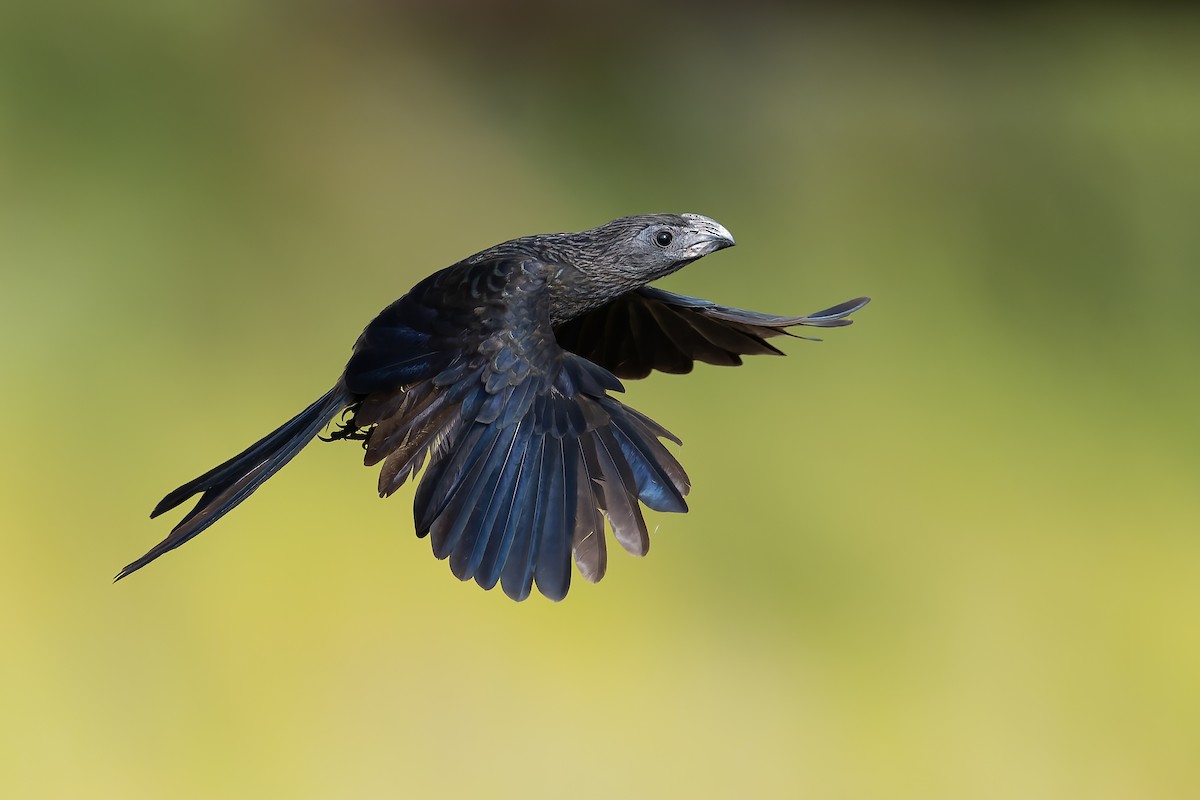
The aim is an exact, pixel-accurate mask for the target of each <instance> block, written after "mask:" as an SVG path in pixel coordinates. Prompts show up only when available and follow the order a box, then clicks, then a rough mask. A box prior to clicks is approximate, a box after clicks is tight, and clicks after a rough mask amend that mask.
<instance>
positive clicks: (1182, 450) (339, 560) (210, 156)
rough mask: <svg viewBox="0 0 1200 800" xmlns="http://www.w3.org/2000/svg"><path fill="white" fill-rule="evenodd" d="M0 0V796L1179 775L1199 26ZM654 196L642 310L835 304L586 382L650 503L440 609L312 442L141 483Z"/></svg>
mask: <svg viewBox="0 0 1200 800" xmlns="http://www.w3.org/2000/svg"><path fill="white" fill-rule="evenodd" d="M25 5H26V6H28V7H26V8H23V9H22V8H14V9H7V10H4V11H3V12H0V367H2V369H3V375H4V378H3V392H0V411H3V418H4V420H5V431H4V433H3V438H2V440H0V441H2V444H0V556H2V557H3V563H4V565H5V567H6V576H5V578H4V580H3V582H2V583H0V586H2V588H0V633H2V637H3V638H2V643H3V647H4V653H5V654H4V656H3V657H0V796H4V797H21V798H25V797H55V798H58V797H64V798H65V797H95V798H100V797H114V798H118V797H119V798H134V797H172V798H189V797H197V798H199V797H295V798H302V797H327V798H331V797H338V798H341V797H356V798H357V797H457V796H491V797H549V796H556V797H563V796H566V797H674V796H696V797H841V798H884V797H886V798H1012V797H1021V798H1063V797H1088V798H1146V797H1155V798H1167V797H1178V798H1187V797H1195V796H1197V795H1200V761H1198V760H1197V759H1196V753H1197V751H1198V747H1200V679H1198V677H1200V627H1198V626H1197V619H1198V617H1200V580H1198V576H1200V531H1198V530H1197V529H1198V527H1200V526H1198V525H1197V522H1198V520H1200V494H1198V492H1197V487H1196V483H1197V478H1198V477H1200V455H1198V453H1200V425H1198V424H1197V423H1196V420H1195V415H1196V408H1197V406H1198V401H1200V380H1198V378H1197V368H1196V353H1197V348H1198V346H1200V321H1198V320H1200V316H1198V315H1197V311H1196V303H1197V294H1198V292H1200V223H1198V221H1197V220H1198V214H1197V209H1200V93H1198V89H1197V87H1200V46H1198V43H1200V35H1198V34H1200V16H1197V15H1195V14H1187V13H1183V12H1170V13H1168V12H1163V11H1157V10H1151V9H1148V8H1142V9H1141V10H1128V11H1119V10H1115V9H1113V8H1110V9H1108V10H1106V11H1096V10H1094V9H1092V10H1085V9H1083V8H1082V7H1080V8H1075V9H1073V10H1063V11H1052V10H1043V11H1036V12H1035V11H1026V12H1019V13H1018V12H1011V13H1007V14H998V13H997V14H993V15H988V16H985V17H965V16H961V15H954V14H947V13H946V12H945V11H942V12H938V13H934V12H928V13H913V14H902V13H899V12H892V13H882V12H879V11H876V12H871V13H868V12H865V11H858V12H851V11H849V10H847V11H843V12H839V13H832V12H830V11H829V10H827V9H826V10H809V11H800V10H796V9H791V8H789V7H787V6H783V5H780V6H774V5H769V4H750V5H745V6H738V5H736V4H730V5H729V6H728V7H721V6H715V5H713V6H703V7H699V6H691V5H687V6H685V5H664V6H661V7H648V6H644V5H639V4H632V3H610V4H603V3H598V4H591V5H590V6H589V7H588V8H583V7H581V6H572V7H571V8H572V9H573V10H567V7H566V6H563V7H559V6H558V5H555V4H551V3H539V4H537V5H536V6H533V7H528V8H525V9H523V10H518V9H517V8H516V7H515V6H510V5H506V4H499V3H455V4H449V5H448V6H447V7H445V8H439V7H435V6H433V5H429V6H428V7H426V6H424V5H421V7H417V5H405V4H395V6H394V7H389V4H382V3H379V4H373V3H351V4H344V5H343V4H329V5H327V6H324V7H322V6H319V5H314V4H296V5H295V7H291V6H290V5H289V4H278V5H272V4H261V3H256V4H250V3H246V4H239V3H232V2H227V3H215V4H214V3H199V2H193V3H164V4H153V3H150V4H146V3H133V2H118V3H108V4H91V3H78V2H77V3H57V4H34V3H28V4H25ZM651 211H695V212H699V213H704V214H708V215H710V216H713V217H715V218H716V219H718V220H720V221H721V222H722V223H724V224H725V225H726V226H728V227H729V228H730V229H731V230H732V231H733V233H734V234H735V235H736V236H737V238H738V242H739V246H738V247H737V248H736V249H734V250H732V251H728V252H723V253H720V254H718V255H716V256H714V257H712V258H710V259H706V260H704V261H703V262H700V263H699V264H697V265H695V266H693V267H690V268H688V269H687V270H685V271H684V272H682V273H680V274H679V275H676V276H673V277H672V278H671V279H669V281H667V282H666V283H667V285H668V286H669V287H670V288H672V289H675V290H678V291H682V292H686V293H690V294H696V295H699V296H703V297H709V298H713V299H717V300H719V301H721V302H725V303H729V304H733V305H740V306H744V307H749V308H755V309H761V310H764V311H772V312H779V313H803V312H809V311H815V310H817V309H819V308H823V307H825V306H827V305H831V304H833V303H835V302H839V301H841V300H845V299H847V298H849V297H853V296H855V295H858V294H872V295H874V297H875V302H874V303H873V304H872V305H871V306H869V307H868V308H866V309H865V310H864V311H862V312H861V313H860V314H859V315H858V324H857V325H855V326H854V327H852V328H849V329H845V330H838V331H832V332H830V333H829V334H828V336H827V341H826V342H825V343H823V344H810V343H806V342H801V341H794V342H786V343H785V345H784V346H785V348H786V349H787V351H788V353H789V356H788V358H786V359H769V358H759V359H755V360H753V361H752V362H751V363H749V364H747V365H746V366H745V367H742V368H740V369H737V370H729V369H720V368H715V367H701V368H700V369H698V370H697V371H696V373H694V374H693V375H690V376H686V377H683V376H655V377H654V378H653V379H651V380H647V381H643V382H637V383H636V384H632V385H630V386H629V392H628V394H627V399H628V401H629V402H630V403H631V404H633V405H635V406H636V407H637V408H639V409H642V410H644V411H646V412H648V413H649V414H650V415H651V416H653V417H654V418H656V419H659V420H661V421H662V422H663V423H664V424H665V425H666V426H667V427H668V428H670V429H672V430H673V431H674V432H676V433H677V434H679V435H680V436H681V437H682V438H683V439H684V440H685V442H686V444H685V446H684V447H683V448H682V449H681V450H680V451H679V454H680V458H681V460H682V461H683V462H684V464H685V465H686V466H687V468H688V470H689V472H690V473H691V476H692V479H693V483H694V489H693V493H692V496H691V506H692V513H690V514H688V515H687V516H682V517H681V516H674V515H656V516H654V518H653V520H652V523H653V525H654V527H655V528H656V531H655V533H654V534H653V548H652V551H651V554H650V556H649V557H648V558H646V559H644V560H641V561H639V560H636V559H633V558H631V557H628V556H625V555H624V554H614V557H613V559H612V562H611V565H610V574H609V576H608V577H607V578H606V579H605V580H604V582H603V583H601V584H599V585H597V586H588V585H585V584H583V583H582V582H580V581H577V585H576V587H575V588H574V589H573V591H572V593H571V595H570V596H569V597H568V599H567V600H566V601H565V602H563V603H561V604H557V605H555V604H551V603H549V602H546V601H544V600H543V599H541V598H534V599H532V600H530V601H529V602H526V603H524V604H521V605H516V604H513V603H511V602H510V601H508V600H507V599H506V598H505V597H504V596H503V595H501V594H500V593H496V592H493V593H490V594H487V593H483V592H481V591H479V590H478V589H477V588H476V587H475V586H474V585H473V584H472V585H460V584H458V582H457V581H455V580H454V578H453V577H452V576H451V575H450V573H449V570H448V569H447V568H446V565H445V564H441V563H438V562H436V561H435V560H434V559H433V558H432V557H431V556H430V555H429V552H428V551H429V546H428V543H427V542H425V541H419V540H417V539H415V538H414V537H413V535H412V521H411V509H410V503H411V490H410V489H406V490H405V491H403V492H401V493H400V494H399V495H398V496H396V497H393V498H392V499H390V500H388V501H386V502H385V501H380V500H378V499H377V498H376V497H375V494H374V481H375V476H374V473H373V471H371V470H366V469H363V468H362V467H361V466H360V461H361V453H360V452H359V451H357V450H356V449H355V448H354V447H352V446H347V445H341V446H334V445H322V446H313V447H312V448H311V449H310V450H308V451H306V452H305V453H304V454H303V455H302V456H301V457H300V458H298V459H297V460H296V462H294V463H293V464H292V465H290V466H289V467H288V468H287V469H286V470H285V471H283V472H282V473H281V474H280V475H279V476H278V477H277V478H276V479H274V480H273V481H272V482H271V483H270V484H269V485H268V486H267V487H266V488H264V489H263V490H262V491H261V492H259V493H258V495H256V496H255V497H254V498H253V499H252V500H251V501H250V502H248V503H246V504H245V505H244V506H242V507H240V508H239V509H238V510H237V511H236V512H235V513H234V514H232V515H230V516H229V517H228V518H227V519H225V520H223V521H222V522H221V523H220V524H219V525H218V526H216V527H214V528H213V529H212V530H211V531H209V532H208V533H206V534H204V535H203V536H202V537H200V538H199V539H197V540H196V541H195V542H193V543H191V544H189V545H187V546H186V547H185V548H184V549H182V550H180V551H178V552H176V553H173V554H171V555H169V556H168V557H166V558H164V559H162V560H161V561H160V562H158V563H155V564H154V565H153V566H152V567H151V568H149V569H147V570H145V571H144V572H141V573H138V574H137V575H136V576H134V577H133V578H131V579H129V580H127V581H124V582H122V583H121V584H118V585H116V586H113V585H111V584H110V583H109V581H110V578H111V576H112V575H113V574H114V573H115V572H116V570H117V569H118V568H119V567H120V566H121V565H123V564H124V563H126V562H127V561H129V560H130V559H132V558H133V557H135V556H137V555H139V554H140V553H141V552H143V551H144V550H145V549H146V548H147V547H149V546H150V545H151V544H153V543H155V542H157V541H158V540H159V539H160V538H162V536H164V535H165V533H166V531H167V530H168V528H169V526H170V524H171V523H170V521H169V520H155V521H153V522H151V521H149V520H148V519H147V518H146V514H147V512H148V511H149V509H150V508H151V507H152V506H153V504H154V502H155V501H157V499H158V498H159V497H160V496H161V495H162V494H163V493H164V492H165V491H167V490H168V489H170V488H172V487H174V486H175V485H177V484H178V483H180V482H182V481H184V480H186V479H189V478H191V477H192V476H193V475H195V474H197V473H198V472H200V471H203V470H205V469H207V468H208V467H210V466H211V465H212V464H214V463H217V462H218V461H220V460H222V459H224V458H226V457H227V456H229V455H231V454H233V453H234V452H236V451H237V450H238V449H240V448H241V447H243V446H244V445H246V444H248V443H249V442H251V441H253V440H254V439H255V438H257V437H258V436H260V435H261V434H263V433H265V432H266V431H267V430H269V429H270V428H272V427H274V426H275V425H276V424H278V423H279V422H281V421H283V420H284V419H286V418H287V417H288V416H290V415H291V414H293V413H295V412H296V411H298V410H299V409H300V408H302V407H303V406H304V405H306V404H307V403H308V402H309V401H310V400H311V399H312V398H314V397H316V396H317V395H318V394H319V393H321V392H322V391H324V390H325V389H326V388H328V386H329V385H330V384H331V383H332V381H333V380H334V379H335V377H336V375H337V373H338V370H339V369H340V367H341V366H342V364H343V363H344V359H345V357H346V355H347V353H348V350H349V347H350V345H351V343H352V342H353V340H354V338H355V336H356V335H357V333H358V331H359V330H360V329H361V327H362V325H364V324H365V323H366V322H367V321H368V320H369V319H370V318H371V316H372V315H373V314H374V313H376V312H377V311H378V310H379V309H380V308H382V307H383V306H384V305H385V304H387V303H388V302H390V301H391V300H392V299H394V298H395V297H396V296H398V295H399V294H401V293H402V292H403V291H404V290H405V289H407V288H408V287H409V286H410V285H411V284H412V283H413V282H414V281H416V280H417V279H419V278H420V277H423V276H424V275H425V274H427V273H428V272H430V271H432V270H434V269H436V268H439V267H441V266H444V265H446V264H448V263H450V262H451V261H453V260H455V259H457V258H459V257H461V256H464V255H466V254H468V253H471V252H473V251H475V250H478V249H481V248H483V247H486V246H488V245H490V244H492V243H494V242H496V241H499V240H502V239H505V238H509V237H511V236H516V235H521V234H526V233H534V232H539V231H544V230H574V229H579V228H583V227H588V226H591V225H594V224H597V223H599V222H603V221H605V220H607V219H609V218H612V217H615V216H621V215H625V214H630V213H640V212H651Z"/></svg>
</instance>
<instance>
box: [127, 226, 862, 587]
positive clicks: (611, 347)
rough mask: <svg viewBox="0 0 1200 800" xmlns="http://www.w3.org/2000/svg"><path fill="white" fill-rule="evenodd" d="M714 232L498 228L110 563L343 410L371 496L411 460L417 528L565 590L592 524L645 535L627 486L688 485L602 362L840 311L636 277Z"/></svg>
mask: <svg viewBox="0 0 1200 800" xmlns="http://www.w3.org/2000/svg"><path fill="white" fill-rule="evenodd" d="M732 246H733V237H732V236H730V235H729V231H727V230H725V228H724V227H722V226H721V225H719V224H717V223H716V222H714V221H713V220H711V219H708V218H707V217H702V216H699V215H697V214H682V215H676V214H654V215H647V216H637V217H626V218H624V219H618V220H613V221H612V222H609V223H608V224H606V225H601V226H600V227H598V228H593V229H592V230H590V231H583V232H582V233H557V234H547V235H541V236H527V237H524V238H521V239H514V240H512V241H509V242H505V243H503V244H499V245H496V246H495V247H492V248H489V249H488V250H484V251H483V252H481V253H477V254H476V255H473V256H471V257H470V258H467V259H465V260H463V261H460V262H459V263H457V264H454V265H453V266H450V267H447V268H446V269H443V270H441V271H440V272H436V273H434V274H433V275H431V276H429V277H428V278H426V279H425V280H423V281H421V282H420V283H418V284H417V285H416V286H414V287H413V289H412V290H411V291H410V292H409V293H408V294H406V295H404V296H403V297H401V298H400V299H399V300H397V301H396V302H394V303H392V304H391V305H390V306H388V307H387V308H386V309H384V310H383V313H381V314H380V315H379V316H378V317H376V318H375V320H374V321H372V322H371V324H370V325H368V326H367V328H366V330H365V331H363V333H362V335H361V336H360V337H359V338H358V342H357V343H356V344H355V345H354V353H353V355H352V356H351V357H350V361H349V363H348V364H347V365H346V370H345V372H343V373H342V376H341V378H339V379H338V382H337V383H336V384H335V385H334V387H333V388H332V389H330V390H329V391H328V392H326V393H325V394H324V395H323V396H322V397H321V398H320V399H318V400H317V401H316V402H315V403H313V404H312V405H310V406H309V407H308V408H306V409H305V410H304V411H302V412H300V414H299V415H297V416H296V417H295V418H293V419H292V420H290V421H288V422H286V423H284V424H283V426H282V427H280V428H279V429H278V430H276V431H274V432H273V433H271V434H268V435H267V436H266V437H265V438H263V439H261V440H259V441H258V442H256V443H255V444H253V445H251V446H250V447H249V449H247V450H246V451H245V452H243V453H241V454H240V455H237V456H234V457H233V458H231V459H230V460H229V461H226V462H225V463H224V464H221V465H220V466H218V467H215V468H213V469H212V470H210V471H208V472H206V473H204V474H203V475H201V476H200V477H199V478H196V479H195V480H193V481H191V482H189V483H185V484H184V485H183V486H180V487H179V488H178V489H176V490H175V491H173V492H171V493H170V494H168V495H167V496H166V497H164V498H163V499H162V502H160V503H159V504H158V506H157V507H155V509H154V512H153V513H152V514H151V515H150V516H151V517H157V516H158V515H159V514H162V513H163V512H164V511H169V510H170V509H172V508H174V507H175V506H177V505H179V504H180V503H182V502H184V501H185V500H187V499H188V498H189V497H191V496H193V495H195V494H199V495H200V500H199V502H197V503H196V506H195V507H194V508H193V509H192V510H191V511H189V512H188V513H187V515H186V516H185V517H184V518H183V519H182V520H181V521H180V522H179V524H178V525H176V526H175V528H174V529H173V530H172V531H171V533H170V535H169V536H167V538H166V539H164V540H163V541H162V542H161V543H159V544H158V545H156V546H155V547H154V548H153V549H151V550H150V552H148V553H146V555H144V556H142V557H141V558H139V559H138V560H137V561H134V562H133V563H132V564H130V565H128V566H127V567H125V568H124V569H123V570H121V572H120V574H118V575H117V579H118V580H119V579H120V578H123V577H125V576H126V575H129V574H130V573H132V572H134V571H135V570H138V569H141V568H142V567H144V566H145V565H146V564H149V563H150V562H151V561H153V560H154V559H156V558H158V557H159V556H161V555H162V554H163V553H165V552H167V551H168V550H172V549H174V548H176V547H179V546H180V545H181V544H183V543H184V542H186V541H188V540H189V539H191V538H192V537H193V536H196V535H197V534H199V533H200V532H201V531H203V530H204V529H205V528H207V527H208V526H209V525H211V524H212V523H214V522H216V521H217V520H218V519H220V518H221V517H222V516H223V515H224V514H225V513H227V512H228V511H229V510H231V509H232V508H233V507H234V506H236V505H237V504H238V503H240V502H242V501H243V500H245V499H246V498H247V497H249V496H250V494H251V493H252V492H253V491H254V490H255V489H257V488H258V487H259V486H260V485H261V484H262V483H263V481H265V480H266V479H267V478H269V477H271V476H272V475H274V474H275V473H276V472H277V471H278V470H279V469H280V468H281V467H283V465H284V464H286V463H287V462H288V461H290V460H291V459H292V458H293V457H294V456H295V455H296V454H297V453H298V452H300V450H301V449H302V448H303V447H304V446H305V445H306V444H308V443H309V442H310V441H311V440H312V439H313V437H314V436H316V435H317V434H319V433H320V432H321V431H322V430H323V429H324V428H325V426H326V425H328V424H329V423H330V422H331V421H333V419H334V418H335V417H337V416H338V415H339V414H342V413H343V412H345V413H346V414H347V415H348V421H347V422H346V423H345V424H344V425H343V426H342V428H341V429H340V430H339V431H336V432H334V433H333V434H331V436H330V437H329V438H331V439H358V440H362V441H363V444H364V446H365V448H366V459H365V461H366V464H367V465H368V466H370V465H372V464H378V463H380V462H382V464H383V467H382V469H381V470H380V474H379V494H380V496H387V495H390V494H392V493H393V492H395V491H396V490H397V489H398V488H400V486H402V485H403V484H404V482H405V481H406V480H407V479H408V478H409V477H411V476H413V475H415V474H416V473H417V472H418V471H420V470H421V467H422V466H423V465H426V463H427V462H428V465H427V466H426V468H425V473H424V475H423V476H422V478H421V480H420V483H419V484H418V486H417V491H416V501H415V504H414V514H415V517H416V529H417V535H418V536H426V535H429V536H430V538H431V540H432V542H433V552H434V555H436V556H437V557H438V558H446V557H447V556H448V557H449V558H450V569H451V570H452V571H453V572H454V574H455V575H457V576H458V577H459V578H460V579H461V580H464V581H465V580H468V579H470V578H474V579H475V581H476V582H477V583H478V584H479V585H480V586H482V587H483V588H485V589H490V588H492V587H493V586H495V585H496V583H497V582H499V583H500V584H501V585H502V586H503V587H504V592H505V593H506V594H507V595H508V596H509V597H511V598H513V599H514V600H523V599H525V598H526V597H528V596H529V593H530V590H531V588H532V586H533V584H534V582H536V583H537V587H538V590H539V591H540V592H541V593H542V594H544V595H546V596H547V597H550V598H552V599H554V600H559V599H561V598H562V597H564V596H565V595H566V593H567V589H568V587H569V586H570V582H571V556H572V553H574V557H575V562H576V563H577V564H578V565H579V571H580V573H581V574H582V575H583V577H584V578H585V579H587V580H589V581H593V582H594V581H598V580H600V578H602V577H603V576H604V572H605V568H606V565H607V560H608V559H607V552H606V549H605V541H604V520H605V519H606V518H607V520H608V524H609V526H610V527H611V528H612V530H613V533H614V534H615V536H616V539H617V541H618V542H620V543H621V545H622V547H624V548H625V549H626V550H628V551H629V552H631V553H633V554H635V555H644V554H645V553H646V551H647V550H648V548H649V546H650V541H649V537H648V535H647V532H646V523H645V521H644V520H643V519H642V512H641V509H640V507H639V506H638V502H639V501H640V502H641V503H643V504H645V505H646V506H647V507H649V508H652V509H654V510H656V511H676V512H684V511H687V505H686V504H685V503H684V499H683V498H684V495H686V494H687V492H688V489H689V487H690V484H689V482H688V477H687V475H686V474H685V473H684V471H683V468H682V467H681V466H680V465H679V463H678V462H677V461H676V460H675V458H674V456H672V455H671V454H670V453H669V452H668V451H667V449H666V448H665V447H664V446H663V445H662V444H661V443H660V442H659V439H670V440H671V441H673V442H675V443H676V444H680V443H681V442H680V441H679V439H677V438H675V436H673V435H672V434H671V433H669V432H668V431H667V430H666V429H664V428H663V427H662V426H660V425H659V424H658V423H656V422H654V421H653V420H651V419H650V418H649V417H646V416H644V415H643V414H641V413H639V412H637V411H635V410H634V409H632V408H630V407H629V406H626V405H624V404H623V403H621V402H620V401H618V400H616V399H615V398H613V397H612V396H611V395H610V394H609V392H620V391H624V388H623V387H622V385H621V382H620V381H619V380H618V378H643V377H645V376H646V375H648V374H649V373H650V371H651V370H655V369H657V370H661V371H663V372H676V373H682V372H689V371H691V369H692V364H693V362H694V361H697V360H699V361H705V362H708V363H710V364H726V365H734V364H740V363H741V359H740V358H739V356H741V355H744V354H750V353H779V352H780V351H779V350H777V349H775V348H774V347H772V346H771V345H770V344H768V343H767V342H766V341H765V340H766V339H767V338H769V337H772V336H778V335H780V334H783V333H787V330H786V329H787V328H789V327H792V326H796V325H811V326H815V327H828V328H832V327H837V326H841V325H849V324H850V320H849V319H847V316H848V315H849V314H851V313H852V312H854V311H856V310H858V309H859V308H861V307H862V306H863V305H864V304H865V303H866V302H867V298H865V297H860V298H858V299H856V300H850V301H849V302H846V303H842V304H841V305H838V306H834V307H833V308H830V309H827V310H825V311H820V312H818V313H816V314H810V315H808V316H804V317H778V316H773V315H770V314H760V313H757V312H754V311H743V310H741V309H737V308H729V307H726V306H719V305H716V304H714V303H710V302H708V301H706V300H698V299H695V298H692V297H684V296H682V295H677V294H672V293H670V292H664V291H662V290H660V289H652V288H649V287H647V286H646V285H645V284H647V283H649V282H650V281H653V280H656V279H658V278H661V277H663V276H664V275H669V274H671V273H672V272H675V271H676V270H678V269H680V268H681V267H683V266H685V265H687V264H690V263H691V262H693V261H695V260H696V259H698V258H701V257H703V256H706V255H708V254H709V253H712V252H714V251H716V250H720V249H722V248H725V247H732Z"/></svg>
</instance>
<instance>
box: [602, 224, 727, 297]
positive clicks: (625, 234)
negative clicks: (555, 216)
mask: <svg viewBox="0 0 1200 800" xmlns="http://www.w3.org/2000/svg"><path fill="white" fill-rule="evenodd" d="M585 235H587V236H588V237H589V238H590V239H591V241H592V244H593V245H594V246H596V248H597V250H598V252H604V253H606V254H607V255H608V257H609V258H610V259H611V260H610V262H609V263H610V264H611V267H612V268H613V269H615V270H619V271H620V272H622V273H625V275H626V277H628V278H630V279H633V280H634V281H636V282H637V283H638V284H639V285H640V284H646V283H649V282H650V281H653V280H657V279H658V278H661V277H663V276H664V275H670V274H671V273H672V272H675V271H676V270H678V269H680V268H682V267H685V266H687V265H688V264H690V263H692V262H693V261H695V260H696V259H698V258H703V257H704V256H706V255H708V254H709V253H713V252H716V251H717V250H722V249H724V248H726V247H733V245H734V241H733V235H732V234H730V233H729V231H728V230H726V229H725V226H724V225H722V224H721V223H719V222H717V221H716V220H713V219H709V218H708V217H703V216H701V215H699V214H644V215H641V216H636V217H622V218H621V219H615V220H613V221H612V222H607V223H605V224H604V225H601V226H600V227H598V228H593V229H592V230H590V231H586V232H585Z"/></svg>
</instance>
